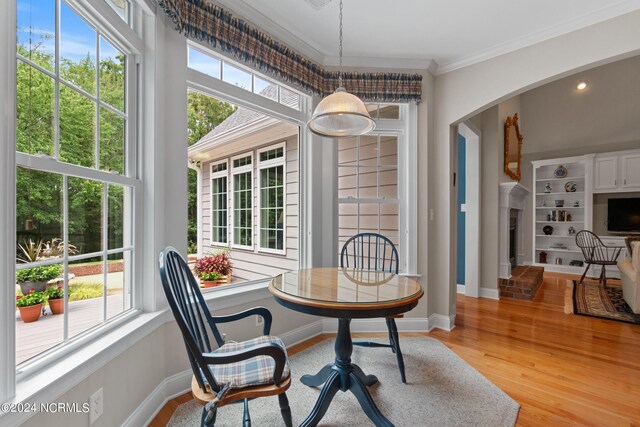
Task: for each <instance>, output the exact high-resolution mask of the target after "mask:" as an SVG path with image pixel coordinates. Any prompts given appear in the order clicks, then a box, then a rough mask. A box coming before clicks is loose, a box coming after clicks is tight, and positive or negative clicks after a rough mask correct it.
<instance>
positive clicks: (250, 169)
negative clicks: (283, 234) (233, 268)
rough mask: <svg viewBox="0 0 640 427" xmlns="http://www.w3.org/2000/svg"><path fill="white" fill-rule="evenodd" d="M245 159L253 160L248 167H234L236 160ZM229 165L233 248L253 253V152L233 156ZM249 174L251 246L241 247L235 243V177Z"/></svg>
mask: <svg viewBox="0 0 640 427" xmlns="http://www.w3.org/2000/svg"><path fill="white" fill-rule="evenodd" d="M245 157H250V158H251V163H250V164H248V165H242V166H238V167H234V166H233V162H234V160H237V159H242V158H245ZM229 163H230V164H231V172H230V176H231V203H230V206H231V224H232V227H231V234H230V235H231V241H230V243H231V247H232V248H234V249H245V250H250V251H253V248H254V247H255V243H256V242H255V221H254V217H255V211H254V210H255V203H254V200H253V197H254V194H253V189H254V188H255V183H254V176H253V167H254V158H253V151H248V152H245V153H243V154H238V155H237V156H233V157H231V158H230V160H229ZM247 172H248V173H249V182H251V185H250V188H251V196H250V200H251V245H250V246H249V245H240V244H237V243H235V228H236V218H235V213H236V211H235V209H236V204H235V198H236V197H235V195H236V185H235V181H236V180H235V176H236V175H239V174H243V173H247ZM227 188H229V186H227Z"/></svg>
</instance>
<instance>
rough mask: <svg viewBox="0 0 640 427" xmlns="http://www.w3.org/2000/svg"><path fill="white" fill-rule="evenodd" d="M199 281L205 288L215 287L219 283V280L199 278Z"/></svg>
mask: <svg viewBox="0 0 640 427" xmlns="http://www.w3.org/2000/svg"><path fill="white" fill-rule="evenodd" d="M200 283H202V286H203V287H205V288H215V287H216V286H218V285H219V284H220V283H219V280H200Z"/></svg>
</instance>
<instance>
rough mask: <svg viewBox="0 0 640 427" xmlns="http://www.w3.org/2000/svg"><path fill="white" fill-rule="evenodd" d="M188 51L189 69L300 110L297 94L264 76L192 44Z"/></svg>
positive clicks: (299, 97)
mask: <svg viewBox="0 0 640 427" xmlns="http://www.w3.org/2000/svg"><path fill="white" fill-rule="evenodd" d="M188 49H189V51H188V58H189V59H188V61H189V62H188V65H189V68H191V69H193V70H196V71H199V72H201V73H204V74H207V75H209V76H211V77H213V78H215V79H219V80H222V81H224V82H227V83H230V84H232V85H235V86H238V87H240V88H242V89H244V90H246V91H249V92H252V93H255V94H257V95H260V96H262V97H265V98H268V99H271V100H273V101H276V102H278V103H280V104H282V105H284V106H286V107H289V108H293V109H294V110H297V111H301V110H302V105H301V100H302V98H301V95H300V94H299V93H297V92H294V91H293V90H291V89H287V88H285V87H284V86H282V85H280V84H278V83H276V82H274V81H271V80H269V79H267V78H266V77H264V76H259V75H258V74H257V73H254V72H252V71H251V70H250V69H248V68H245V67H243V66H242V65H239V64H235V63H233V62H231V61H229V60H228V59H226V58H221V57H217V56H215V55H213V54H210V53H204V51H203V50H201V49H200V48H196V47H195V46H193V45H192V44H189V46H188ZM232 64H233V65H232Z"/></svg>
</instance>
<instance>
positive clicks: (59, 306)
mask: <svg viewBox="0 0 640 427" xmlns="http://www.w3.org/2000/svg"><path fill="white" fill-rule="evenodd" d="M47 299H48V301H49V309H50V310H51V313H52V314H62V313H64V289H63V288H62V286H57V287H51V288H47Z"/></svg>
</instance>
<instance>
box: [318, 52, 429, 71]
mask: <svg viewBox="0 0 640 427" xmlns="http://www.w3.org/2000/svg"><path fill="white" fill-rule="evenodd" d="M339 61H340V58H339V57H337V56H325V57H324V60H323V61H322V65H323V66H326V67H337V66H338V65H339ZM342 65H343V66H344V67H362V68H399V69H408V70H429V71H430V72H431V73H433V72H435V70H437V69H438V64H437V63H436V62H435V61H434V60H433V59H431V58H384V57H366V56H347V57H344V58H342Z"/></svg>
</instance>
